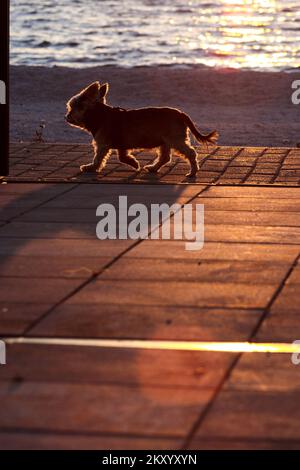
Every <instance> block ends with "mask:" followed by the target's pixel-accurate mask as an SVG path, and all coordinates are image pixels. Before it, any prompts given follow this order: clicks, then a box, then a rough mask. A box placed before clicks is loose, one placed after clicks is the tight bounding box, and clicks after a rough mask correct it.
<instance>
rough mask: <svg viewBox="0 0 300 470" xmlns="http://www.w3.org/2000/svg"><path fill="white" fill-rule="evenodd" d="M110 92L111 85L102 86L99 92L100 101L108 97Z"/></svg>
mask: <svg viewBox="0 0 300 470" xmlns="http://www.w3.org/2000/svg"><path fill="white" fill-rule="evenodd" d="M108 91H109V84H108V83H104V85H102V86H101V87H100V90H99V98H100V99H103V98H105V97H106V95H107V93H108Z"/></svg>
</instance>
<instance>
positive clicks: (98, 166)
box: [80, 145, 110, 173]
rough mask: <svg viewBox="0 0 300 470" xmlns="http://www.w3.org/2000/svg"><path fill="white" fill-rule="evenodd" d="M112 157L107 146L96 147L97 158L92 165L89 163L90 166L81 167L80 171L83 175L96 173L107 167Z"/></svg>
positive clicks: (95, 157)
mask: <svg viewBox="0 0 300 470" xmlns="http://www.w3.org/2000/svg"><path fill="white" fill-rule="evenodd" d="M109 155H110V148H109V147H107V146H105V147H98V146H97V145H95V156H94V160H93V161H92V163H89V164H88V165H81V167H80V171H81V172H82V173H95V172H98V173H100V171H101V170H102V169H103V168H104V167H105V165H106V162H107V160H108V158H109Z"/></svg>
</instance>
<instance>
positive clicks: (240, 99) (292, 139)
mask: <svg viewBox="0 0 300 470" xmlns="http://www.w3.org/2000/svg"><path fill="white" fill-rule="evenodd" d="M299 78H300V72H299V73H283V72H275V73H271V72H255V71H238V70H233V69H226V70H216V69H209V68H203V67H190V68H183V67H181V68H174V67H168V66H165V67H164V66H161V67H135V68H121V67H115V66H103V67H95V68H88V69H78V68H77V69H71V68H66V67H53V68H47V67H29V66H12V67H11V129H10V137H11V140H12V141H32V140H33V139H34V138H35V133H36V129H37V128H39V125H40V123H41V122H42V121H44V122H45V129H44V132H43V138H44V140H45V141H46V142H52V141H58V142H89V140H90V137H89V136H88V135H87V134H85V133H83V132H81V131H79V130H77V129H72V128H70V127H69V126H68V125H67V124H66V123H65V122H64V113H65V102H66V100H67V99H68V98H70V97H71V96H72V95H73V94H75V93H77V92H78V91H79V90H80V89H81V88H82V87H84V86H86V85H87V84H89V83H90V82H92V81H94V80H100V81H101V82H106V81H107V82H109V84H110V93H109V98H108V103H109V104H111V105H114V106H121V107H125V108H132V107H144V106H171V107H176V108H180V109H182V110H183V111H185V112H187V113H188V114H189V115H190V116H191V118H192V119H193V120H194V121H195V122H196V123H197V125H198V126H199V129H200V130H201V131H209V130H212V129H217V130H218V131H219V132H220V136H221V137H220V141H219V143H220V144H221V145H243V146H248V145H249V146H251V145H252V146H286V147H290V146H296V145H297V144H298V143H299V142H300V130H299V113H300V106H296V105H293V104H292V102H291V94H292V89H291V84H292V82H293V81H294V80H296V79H299Z"/></svg>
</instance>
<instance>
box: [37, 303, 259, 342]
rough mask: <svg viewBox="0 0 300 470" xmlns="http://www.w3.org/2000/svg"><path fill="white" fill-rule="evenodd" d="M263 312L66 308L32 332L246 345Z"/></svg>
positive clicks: (101, 306) (102, 305) (93, 306)
mask: <svg viewBox="0 0 300 470" xmlns="http://www.w3.org/2000/svg"><path fill="white" fill-rule="evenodd" d="M261 314H262V311H260V310H229V309H224V308H221V309H205V308H198V307H197V308H196V307H193V308H186V307H170V306H160V307H155V306H143V307H142V308H141V306H139V305H132V304H130V305H124V304H122V303H119V304H114V305H113V304H112V305H107V304H106V303H105V300H104V302H102V303H100V304H89V305H88V306H87V305H86V304H74V305H73V304H72V305H70V304H63V305H61V306H59V307H58V308H57V309H55V311H53V312H52V313H51V315H49V316H48V317H47V318H45V319H44V320H43V321H42V322H41V323H39V324H38V325H37V326H36V327H35V328H34V330H33V331H32V332H31V333H32V334H34V335H36V336H52V337H82V338H91V337H94V338H131V339H159V340H162V339H166V340H186V341H188V340H194V341H243V340H246V339H247V338H248V337H249V333H250V332H251V331H253V329H254V326H255V325H256V323H257V322H258V320H259V318H260V316H261Z"/></svg>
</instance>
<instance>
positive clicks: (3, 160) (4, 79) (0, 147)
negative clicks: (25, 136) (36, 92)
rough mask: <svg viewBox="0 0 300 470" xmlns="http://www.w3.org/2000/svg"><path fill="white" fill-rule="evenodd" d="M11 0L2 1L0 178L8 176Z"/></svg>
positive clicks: (0, 33)
mask: <svg viewBox="0 0 300 470" xmlns="http://www.w3.org/2000/svg"><path fill="white" fill-rule="evenodd" d="M8 69H9V0H0V176H6V175H8V144H9V135H8V130H9V123H8V121H9V110H8V108H9V83H8V80H9V72H8Z"/></svg>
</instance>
